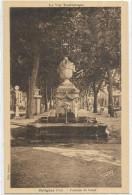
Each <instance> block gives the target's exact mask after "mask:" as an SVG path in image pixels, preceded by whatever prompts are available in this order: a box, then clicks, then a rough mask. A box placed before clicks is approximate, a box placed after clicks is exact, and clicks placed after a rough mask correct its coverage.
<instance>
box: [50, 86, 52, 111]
mask: <svg viewBox="0 0 132 195" xmlns="http://www.w3.org/2000/svg"><path fill="white" fill-rule="evenodd" d="M50 109H52V88H51V89H50Z"/></svg>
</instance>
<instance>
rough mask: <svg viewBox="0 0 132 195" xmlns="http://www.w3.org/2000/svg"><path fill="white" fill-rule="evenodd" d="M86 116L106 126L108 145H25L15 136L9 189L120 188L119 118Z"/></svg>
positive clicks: (87, 143)
mask: <svg viewBox="0 0 132 195" xmlns="http://www.w3.org/2000/svg"><path fill="white" fill-rule="evenodd" d="M90 114H91V116H95V117H96V118H97V120H98V121H101V122H105V123H106V124H107V125H108V130H109V141H108V142H105V143H98V142H90V141H88V142H85V143H81V144H80V143H78V142H72V143H61V144H60V143H53V144H47V145H46V144H45V145H44V144H36V145H33V144H32V145H29V144H26V143H25V141H24V140H23V139H22V138H21V137H18V138H17V139H16V140H14V142H16V143H17V144H15V146H14V147H12V149H11V187H14V188H24V187H25V188H32V187H34V188H42V187H43V188H44V187H120V186H121V144H120V143H121V136H120V135H121V124H120V116H119V115H118V117H117V118H109V117H107V114H105V113H104V114H103V115H98V114H96V115H95V114H92V113H90ZM16 123H17V124H18V123H19V124H18V126H19V125H20V121H19V122H16ZM22 123H24V122H21V125H22ZM13 124H14V123H13ZM15 125H16V124H15ZM19 127H20V126H19ZM20 129H21V127H20ZM13 130H14V131H15V128H14V129H13Z"/></svg>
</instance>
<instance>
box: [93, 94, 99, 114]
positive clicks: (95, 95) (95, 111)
mask: <svg viewBox="0 0 132 195" xmlns="http://www.w3.org/2000/svg"><path fill="white" fill-rule="evenodd" d="M97 95H98V93H97V91H94V110H93V113H97Z"/></svg>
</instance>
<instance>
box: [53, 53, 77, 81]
mask: <svg viewBox="0 0 132 195" xmlns="http://www.w3.org/2000/svg"><path fill="white" fill-rule="evenodd" d="M57 72H58V73H59V74H60V77H61V78H62V79H63V80H64V82H63V83H67V82H69V79H70V78H72V75H73V72H76V71H75V65H74V64H73V63H72V62H70V61H69V60H68V58H67V57H65V58H64V60H63V61H62V62H61V63H60V65H59V66H58V68H57Z"/></svg>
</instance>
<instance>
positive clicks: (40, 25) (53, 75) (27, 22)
mask: <svg viewBox="0 0 132 195" xmlns="http://www.w3.org/2000/svg"><path fill="white" fill-rule="evenodd" d="M120 14H121V9H120V8H119V7H87V8H82V7H81V8H11V10H10V19H11V21H10V32H11V34H10V36H11V48H10V49H11V50H10V51H11V58H10V59H11V84H12V85H13V86H14V85H19V86H20V88H21V89H22V90H24V91H26V90H27V88H28V79H29V76H31V73H32V69H33V66H34V57H35V53H36V51H37V52H39V55H40V60H39V68H38V77H37V78H38V83H41V84H43V83H44V82H45V81H48V83H49V84H48V86H49V88H50V86H53V84H54V86H57V84H58V83H59V78H58V75H57V71H56V69H57V66H58V65H59V63H60V61H61V60H62V59H63V57H64V55H65V52H64V53H63V50H64V49H65V48H63V46H62V43H64V42H65V41H66V42H68V45H69V46H68V47H67V50H68V53H67V55H68V57H69V59H70V60H71V61H73V62H74V64H75V66H76V70H77V73H76V74H75V75H74V78H75V79H74V81H75V82H76V83H80V88H82V86H83V87H84V88H85V87H86V86H87V85H88V84H89V83H93V82H95V83H96V86H95V87H98V84H99V82H100V81H101V79H104V78H105V75H106V72H107V71H108V69H110V68H112V69H113V68H117V67H118V68H119V67H120V65H121V48H120V47H121V46H120V39H121V38H120V36H121V35H120V33H121V18H120ZM79 72H80V73H79ZM77 78H78V79H77Z"/></svg>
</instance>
